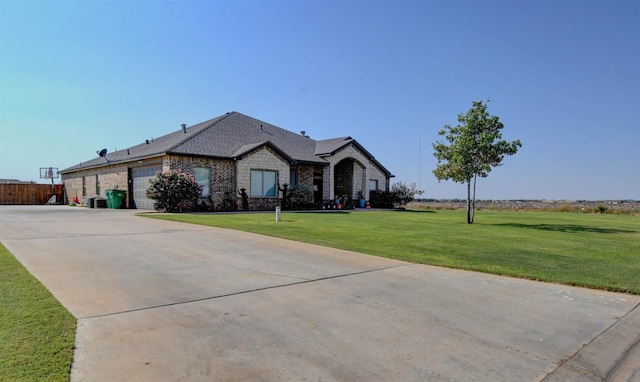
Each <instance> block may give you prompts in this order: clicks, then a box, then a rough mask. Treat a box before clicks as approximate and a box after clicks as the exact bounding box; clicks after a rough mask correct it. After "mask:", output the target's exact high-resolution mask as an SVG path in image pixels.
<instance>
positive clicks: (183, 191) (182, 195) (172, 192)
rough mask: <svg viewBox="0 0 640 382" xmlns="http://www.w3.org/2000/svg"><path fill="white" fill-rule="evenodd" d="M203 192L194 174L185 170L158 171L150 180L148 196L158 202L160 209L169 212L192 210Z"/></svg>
mask: <svg viewBox="0 0 640 382" xmlns="http://www.w3.org/2000/svg"><path fill="white" fill-rule="evenodd" d="M201 192H202V186H200V185H198V182H196V179H195V177H194V176H193V175H188V174H185V173H184V172H182V171H180V170H178V171H170V172H158V173H156V176H155V177H154V178H152V179H151V180H150V181H149V188H147V197H148V198H149V199H153V200H155V201H156V203H157V204H158V209H161V210H165V211H167V212H182V211H185V210H191V209H192V208H193V206H194V205H195V204H196V203H197V201H198V197H199V196H200V193H201Z"/></svg>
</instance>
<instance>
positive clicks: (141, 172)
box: [131, 165, 162, 210]
mask: <svg viewBox="0 0 640 382" xmlns="http://www.w3.org/2000/svg"><path fill="white" fill-rule="evenodd" d="M158 171H162V166H160V165H159V166H147V167H138V168H133V169H131V183H132V185H133V190H132V195H133V206H134V207H135V208H139V209H145V210H151V209H153V203H155V201H153V200H151V199H149V198H147V188H149V181H150V180H151V179H152V178H153V177H154V176H155V175H156V173H157V172H158Z"/></svg>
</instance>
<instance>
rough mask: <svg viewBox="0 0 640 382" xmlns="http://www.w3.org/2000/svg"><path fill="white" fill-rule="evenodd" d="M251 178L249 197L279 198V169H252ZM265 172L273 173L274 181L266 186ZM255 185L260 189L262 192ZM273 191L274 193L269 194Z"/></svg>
mask: <svg viewBox="0 0 640 382" xmlns="http://www.w3.org/2000/svg"><path fill="white" fill-rule="evenodd" d="M249 174H250V179H249V185H250V186H249V197H251V198H277V197H278V171H276V170H268V169H251V170H250V173H249ZM265 174H273V183H270V182H269V183H268V185H269V186H272V187H269V188H265V187H266V186H265ZM254 187H258V188H259V189H260V193H258V192H256V191H257V190H256V189H255V188H254ZM271 193H273V195H269V194H271Z"/></svg>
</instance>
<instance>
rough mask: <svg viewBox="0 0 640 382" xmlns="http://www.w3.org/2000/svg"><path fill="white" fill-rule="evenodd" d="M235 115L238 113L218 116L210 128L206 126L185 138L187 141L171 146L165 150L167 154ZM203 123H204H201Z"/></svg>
mask: <svg viewBox="0 0 640 382" xmlns="http://www.w3.org/2000/svg"><path fill="white" fill-rule="evenodd" d="M235 113H236V112H235V111H231V112H228V113H225V114H223V115H220V116H217V117H215V118H213V119H211V121H213V122H211V123H210V124H209V125H208V126H205V127H204V128H202V129H200V131H198V132H196V133H194V134H193V135H191V136H188V137H185V139H182V140H181V141H179V142H178V143H176V144H174V145H173V146H171V147H169V148H167V149H166V150H165V152H166V153H169V152H171V151H172V150H173V149H175V148H176V147H178V146H180V145H182V144H184V143H185V142H187V141H189V140H191V139H193V138H195V137H197V136H198V135H200V134H202V133H203V132H204V131H207V130H209V129H210V128H211V127H213V126H214V125H216V124H218V123H220V122H222V121H224V120H225V119H227V118H229V116H230V115H231V114H235ZM205 122H206V121H205ZM201 123H203V122H201ZM199 124H200V123H196V124H195V125H192V126H191V127H193V126H197V125H199Z"/></svg>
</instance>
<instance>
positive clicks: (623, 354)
mask: <svg viewBox="0 0 640 382" xmlns="http://www.w3.org/2000/svg"><path fill="white" fill-rule="evenodd" d="M638 354H640V304H638V305H636V306H635V307H634V308H633V309H631V310H630V311H629V312H628V313H627V314H625V315H624V316H623V317H622V318H620V319H619V320H618V321H616V322H615V323H614V324H613V325H611V326H610V327H609V328H607V329H606V330H605V331H604V332H602V334H600V335H599V336H597V337H596V338H594V339H593V340H592V341H591V342H589V343H588V344H587V345H585V346H584V347H583V348H582V349H580V350H579V351H578V352H577V353H575V354H574V355H573V356H571V357H570V358H569V359H568V360H567V361H566V362H563V363H562V364H561V365H560V366H558V368H557V369H555V370H554V371H553V372H551V373H550V374H549V375H547V376H546V377H545V378H543V379H542V381H544V382H560V381H571V380H581V381H598V382H602V381H633V378H634V375H635V377H637V378H640V360H638V359H636V356H637V355H638Z"/></svg>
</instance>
